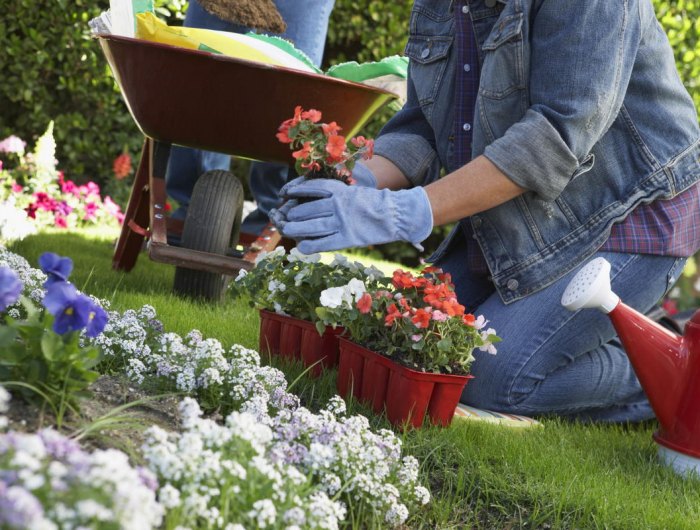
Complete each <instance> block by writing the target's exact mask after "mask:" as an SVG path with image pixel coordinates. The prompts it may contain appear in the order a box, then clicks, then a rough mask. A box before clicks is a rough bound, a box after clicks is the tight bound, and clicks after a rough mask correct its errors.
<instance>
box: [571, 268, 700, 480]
mask: <svg viewBox="0 0 700 530" xmlns="http://www.w3.org/2000/svg"><path fill="white" fill-rule="evenodd" d="M561 303H562V305H563V306H564V307H566V308H567V309H569V310H571V311H576V310H578V309H581V308H588V307H592V308H598V309H600V310H601V311H603V312H604V313H607V314H608V316H609V317H610V320H612V323H613V326H615V329H616V330H617V334H618V335H619V337H620V340H621V341H622V344H623V345H624V347H625V351H626V352H627V355H628V357H629V359H630V362H631V363H632V366H633V367H634V371H635V372H636V374H637V378H638V379H639V382H640V383H641V385H642V388H643V389H644V392H645V393H646V395H647V397H648V398H649V402H650V403H651V407H652V408H653V409H654V413H655V414H656V418H657V419H658V420H659V430H658V431H656V432H655V433H654V440H655V441H656V443H657V444H658V446H659V457H660V458H661V460H662V461H663V462H664V463H665V464H667V465H670V466H672V467H673V469H674V470H676V472H678V473H680V474H689V473H696V474H697V476H699V477H700V311H698V312H696V313H695V314H694V315H693V317H692V318H691V319H690V320H689V321H688V323H687V324H686V325H685V330H684V334H683V336H682V337H679V336H678V335H676V334H675V333H673V332H671V331H669V330H667V329H666V328H664V327H662V326H660V325H659V324H657V323H656V322H654V321H653V320H651V319H649V318H647V317H645V316H644V315H642V314H641V313H639V312H637V311H635V310H634V309H632V308H631V307H629V306H627V305H625V304H623V303H622V302H621V301H620V297H619V296H617V295H616V294H615V293H613V292H612V290H611V288H610V263H608V262H607V261H606V260H605V259H604V258H596V259H594V260H592V261H591V262H589V263H588V264H586V265H585V266H584V267H583V268H582V269H581V270H580V271H579V272H578V273H577V274H576V276H574V278H573V279H572V280H571V282H570V283H569V285H568V286H567V288H566V290H565V291H564V294H563V295H562V298H561Z"/></svg>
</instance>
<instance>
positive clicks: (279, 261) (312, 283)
mask: <svg viewBox="0 0 700 530" xmlns="http://www.w3.org/2000/svg"><path fill="white" fill-rule="evenodd" d="M383 277H384V274H383V273H382V272H381V271H380V270H379V269H377V268H375V267H366V266H365V265H363V264H361V263H359V262H351V261H349V260H348V259H347V258H345V257H344V256H342V255H340V254H336V255H335V257H334V259H333V261H332V262H331V263H324V262H322V261H321V255H320V254H311V255H308V256H307V255H305V254H302V253H301V252H299V251H298V250H297V249H296V248H293V249H292V250H291V251H290V252H289V254H286V253H285V250H284V248H282V247H277V248H276V249H275V250H273V251H272V252H269V253H267V254H263V255H261V256H259V257H258V259H257V260H256V262H255V268H253V269H252V270H251V271H249V272H247V273H246V272H245V271H241V273H240V274H239V276H238V278H236V281H235V282H232V284H231V293H232V294H233V295H234V296H241V295H245V296H248V297H249V300H250V304H251V306H252V307H255V308H256V309H265V310H268V311H274V312H276V313H280V314H287V315H291V316H293V317H296V318H300V319H303V320H309V321H311V322H317V321H318V316H317V313H316V307H317V305H318V303H319V298H320V296H321V293H322V291H324V290H325V289H327V288H329V287H333V286H340V285H345V284H347V283H348V282H349V281H352V280H353V279H358V278H359V279H360V280H359V281H361V282H366V283H368V284H371V285H374V284H376V282H379V281H381V279H382V278H383ZM322 331H323V325H320V328H319V333H321V332H322Z"/></svg>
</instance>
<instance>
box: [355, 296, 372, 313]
mask: <svg viewBox="0 0 700 530" xmlns="http://www.w3.org/2000/svg"><path fill="white" fill-rule="evenodd" d="M357 309H358V310H359V311H360V313H362V314H363V315H366V314H367V313H369V312H370V310H371V309H372V297H371V296H370V294H369V293H365V294H363V295H362V297H361V298H360V299H359V300H358V301H357Z"/></svg>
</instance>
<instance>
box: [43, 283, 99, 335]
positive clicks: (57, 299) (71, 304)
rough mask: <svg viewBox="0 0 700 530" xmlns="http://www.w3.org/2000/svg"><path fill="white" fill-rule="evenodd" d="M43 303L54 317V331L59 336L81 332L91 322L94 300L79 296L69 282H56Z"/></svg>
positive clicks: (47, 292)
mask: <svg viewBox="0 0 700 530" xmlns="http://www.w3.org/2000/svg"><path fill="white" fill-rule="evenodd" d="M42 303H43V304H44V307H45V308H46V309H47V310H48V311H49V313H51V314H52V315H53V316H54V323H53V330H54V331H55V332H56V333H58V334H59V335H62V334H64V333H66V332H68V331H78V330H81V329H83V328H85V327H86V326H87V325H88V322H90V313H91V311H92V306H93V302H92V300H90V298H88V297H87V296H85V295H82V294H78V291H77V290H76V288H75V287H74V286H73V285H72V284H70V283H68V282H59V281H56V282H54V283H52V284H51V285H49V286H48V288H47V289H46V296H44V300H43V302H42Z"/></svg>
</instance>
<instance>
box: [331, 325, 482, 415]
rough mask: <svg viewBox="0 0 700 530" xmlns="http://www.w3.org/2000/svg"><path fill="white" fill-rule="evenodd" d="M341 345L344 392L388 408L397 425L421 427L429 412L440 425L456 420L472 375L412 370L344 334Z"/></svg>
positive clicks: (340, 378)
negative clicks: (454, 418) (457, 409)
mask: <svg viewBox="0 0 700 530" xmlns="http://www.w3.org/2000/svg"><path fill="white" fill-rule="evenodd" d="M339 345H340V361H339V369H338V381H337V388H338V392H339V393H340V395H342V396H343V397H350V396H354V397H355V398H357V399H358V400H360V401H362V402H365V403H368V404H369V405H371V407H372V409H373V410H374V412H375V413H377V414H379V413H381V412H382V411H384V410H386V415H387V418H388V419H389V421H390V422H391V423H392V424H394V425H396V426H404V425H408V426H411V427H415V428H418V427H420V426H421V425H422V424H423V421H424V419H425V415H426V414H428V417H429V419H430V421H431V422H432V423H434V424H436V425H442V426H447V425H449V424H450V423H451V422H452V417H453V414H454V410H455V407H456V406H457V403H458V402H459V398H460V396H461V395H462V391H463V390H464V387H465V385H466V384H467V382H468V381H469V379H471V376H469V375H464V376H459V375H443V374H434V373H425V372H418V371H416V370H411V369H409V368H406V367H404V366H401V365H400V364H398V363H395V362H394V361H392V360H390V359H388V358H387V357H384V356H383V355H379V354H378V353H376V352H373V351H372V350H369V349H367V348H364V347H362V346H360V345H358V344H355V343H354V342H352V341H349V340H347V339H344V338H342V337H341V338H340V340H339Z"/></svg>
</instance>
